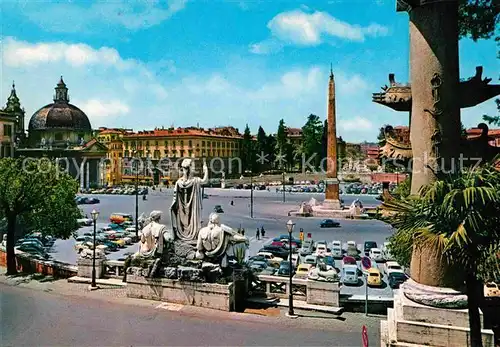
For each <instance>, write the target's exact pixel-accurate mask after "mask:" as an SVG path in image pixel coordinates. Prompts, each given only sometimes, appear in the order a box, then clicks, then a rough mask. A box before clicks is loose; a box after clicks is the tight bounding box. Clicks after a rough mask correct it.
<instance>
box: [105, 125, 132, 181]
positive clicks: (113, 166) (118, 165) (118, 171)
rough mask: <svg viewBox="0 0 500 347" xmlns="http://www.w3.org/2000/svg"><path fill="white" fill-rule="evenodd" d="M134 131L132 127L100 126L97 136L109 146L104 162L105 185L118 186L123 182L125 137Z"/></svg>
mask: <svg viewBox="0 0 500 347" xmlns="http://www.w3.org/2000/svg"><path fill="white" fill-rule="evenodd" d="M130 132H132V130H131V129H108V128H99V130H98V132H97V134H96V138H97V140H98V141H99V142H100V143H102V144H104V145H105V146H106V147H107V148H108V152H107V155H106V161H105V163H103V166H102V167H101V169H102V171H101V172H102V177H101V180H102V181H103V185H108V186H116V185H120V184H122V175H123V143H124V141H123V137H124V136H125V135H126V134H128V133H130Z"/></svg>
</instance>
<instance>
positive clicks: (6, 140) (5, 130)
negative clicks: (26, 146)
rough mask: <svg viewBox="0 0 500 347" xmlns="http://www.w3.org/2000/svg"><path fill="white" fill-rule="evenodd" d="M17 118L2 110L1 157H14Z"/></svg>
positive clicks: (0, 119) (0, 116)
mask: <svg viewBox="0 0 500 347" xmlns="http://www.w3.org/2000/svg"><path fill="white" fill-rule="evenodd" d="M15 122H16V120H15V118H12V117H11V116H10V115H9V114H7V113H4V112H2V111H0V158H6V157H14V141H15V138H14V125H15Z"/></svg>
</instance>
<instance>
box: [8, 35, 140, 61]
mask: <svg viewBox="0 0 500 347" xmlns="http://www.w3.org/2000/svg"><path fill="white" fill-rule="evenodd" d="M2 56H3V62H4V66H5V65H6V66H12V67H22V66H37V65H39V64H47V63H59V62H63V63H66V64H68V65H71V66H74V67H79V66H84V65H105V66H114V67H117V68H120V69H127V68H131V67H137V65H139V64H137V62H135V61H134V60H124V59H122V58H120V55H119V54H118V52H117V51H116V49H114V48H109V47H101V48H98V49H93V48H92V47H90V46H88V45H86V44H67V43H64V42H55V43H36V44H31V43H28V42H25V41H17V40H15V39H13V38H12V37H7V38H6V39H5V42H4V48H3V49H2Z"/></svg>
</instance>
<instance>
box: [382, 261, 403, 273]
mask: <svg viewBox="0 0 500 347" xmlns="http://www.w3.org/2000/svg"><path fill="white" fill-rule="evenodd" d="M391 272H404V270H403V267H402V266H401V265H399V264H398V263H397V262H395V261H388V262H386V263H385V264H384V273H385V274H386V275H389V274H390V273H391Z"/></svg>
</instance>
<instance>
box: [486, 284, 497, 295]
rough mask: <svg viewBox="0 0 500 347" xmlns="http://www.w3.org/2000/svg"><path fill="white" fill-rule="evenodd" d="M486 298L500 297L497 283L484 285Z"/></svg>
mask: <svg viewBox="0 0 500 347" xmlns="http://www.w3.org/2000/svg"><path fill="white" fill-rule="evenodd" d="M484 296H487V297H492V296H500V288H498V285H497V284H496V283H495V282H488V283H485V285H484Z"/></svg>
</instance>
